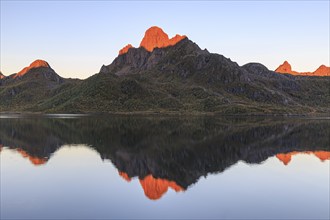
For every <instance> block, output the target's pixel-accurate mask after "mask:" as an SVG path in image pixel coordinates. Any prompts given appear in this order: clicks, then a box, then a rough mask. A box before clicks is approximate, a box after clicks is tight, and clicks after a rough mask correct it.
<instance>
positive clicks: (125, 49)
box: [119, 44, 133, 55]
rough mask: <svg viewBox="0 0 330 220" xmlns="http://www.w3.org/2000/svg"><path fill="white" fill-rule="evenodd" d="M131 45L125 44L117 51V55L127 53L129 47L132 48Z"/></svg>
mask: <svg viewBox="0 0 330 220" xmlns="http://www.w3.org/2000/svg"><path fill="white" fill-rule="evenodd" d="M132 47H133V46H132V44H127V45H126V46H125V47H123V49H121V50H120V51H119V55H122V54H124V53H127V51H128V50H129V49H130V48H132Z"/></svg>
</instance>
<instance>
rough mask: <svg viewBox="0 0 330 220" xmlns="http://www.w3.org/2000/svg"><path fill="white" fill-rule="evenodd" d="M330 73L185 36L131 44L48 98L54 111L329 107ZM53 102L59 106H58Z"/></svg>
mask: <svg viewBox="0 0 330 220" xmlns="http://www.w3.org/2000/svg"><path fill="white" fill-rule="evenodd" d="M328 86H329V79H328V78H327V77H303V76H292V75H288V74H278V73H275V72H273V71H270V70H268V69H267V68H266V67H264V66H263V65H262V64H257V63H251V64H246V65H244V66H242V67H240V66H239V65H238V64H237V63H235V62H232V61H231V60H230V59H227V58H225V57H224V56H222V55H218V54H212V53H209V52H208V51H206V50H201V49H200V48H199V47H198V46H197V45H196V44H195V43H193V42H192V41H190V40H189V39H188V38H185V39H183V40H181V41H180V42H178V43H177V44H176V45H174V46H169V47H166V48H155V49H154V50H153V51H152V52H148V51H146V50H145V49H144V48H142V47H140V48H130V49H128V51H127V52H126V53H124V54H122V55H119V56H118V57H117V58H116V59H115V60H114V61H113V62H112V63H111V64H110V65H109V66H102V68H101V70H100V73H99V74H96V75H94V76H92V77H90V78H88V79H86V80H85V81H84V82H83V83H81V84H79V85H77V86H75V87H74V88H71V89H69V90H67V91H65V92H64V93H61V94H58V95H57V96H55V97H53V98H52V99H50V100H47V101H46V102H44V103H42V104H41V105H40V108H39V109H38V110H41V111H50V112H134V111H148V112H168V111H171V112H173V111H175V112H185V113H187V112H188V113H192V112H218V113H225V114H249V113H258V114H260V113H261V114H274V113H281V114H282V113H289V114H294V113H310V112H313V113H314V112H319V113H322V112H323V113H324V112H326V113H328V112H329V105H330V96H329V89H328ZM52 106H56V107H55V108H52Z"/></svg>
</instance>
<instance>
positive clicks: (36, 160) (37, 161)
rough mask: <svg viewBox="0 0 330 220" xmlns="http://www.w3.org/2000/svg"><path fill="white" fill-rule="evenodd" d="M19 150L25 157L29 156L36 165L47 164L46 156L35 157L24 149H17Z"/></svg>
mask: <svg viewBox="0 0 330 220" xmlns="http://www.w3.org/2000/svg"><path fill="white" fill-rule="evenodd" d="M17 152H18V153H20V154H21V155H22V156H23V157H25V158H28V159H29V160H30V162H31V163H32V164H34V165H36V166H38V165H42V164H45V163H46V162H47V160H46V159H45V158H38V157H33V156H31V155H29V154H28V153H27V152H26V151H24V150H22V149H17Z"/></svg>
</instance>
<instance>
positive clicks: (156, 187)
mask: <svg viewBox="0 0 330 220" xmlns="http://www.w3.org/2000/svg"><path fill="white" fill-rule="evenodd" d="M119 175H120V176H121V177H122V178H123V179H125V180H126V181H127V182H130V181H131V180H132V179H131V178H130V177H129V176H128V174H127V173H125V172H121V171H119ZM139 181H140V184H141V186H142V188H143V191H144V194H145V195H146V196H147V197H148V198H149V199H151V200H157V199H160V198H161V197H162V196H163V195H164V194H165V193H166V192H167V190H168V188H171V189H173V190H174V191H175V192H181V191H184V189H183V188H182V187H181V186H179V185H178V184H177V183H176V182H174V181H169V180H166V179H160V178H155V177H153V176H152V175H151V174H150V175H148V176H146V177H144V178H140V179H139Z"/></svg>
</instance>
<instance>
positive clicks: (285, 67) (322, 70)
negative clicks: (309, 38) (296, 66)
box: [275, 61, 330, 76]
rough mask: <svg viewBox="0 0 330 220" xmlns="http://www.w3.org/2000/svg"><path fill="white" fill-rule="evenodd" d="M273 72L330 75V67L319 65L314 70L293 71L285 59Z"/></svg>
mask: <svg viewBox="0 0 330 220" xmlns="http://www.w3.org/2000/svg"><path fill="white" fill-rule="evenodd" d="M275 72H278V73H289V74H292V75H301V76H330V67H327V66H325V65H321V66H320V67H319V68H318V69H317V70H315V71H314V72H297V71H293V70H292V68H291V65H290V64H289V63H288V61H285V62H284V63H283V64H282V65H280V66H279V67H278V68H277V69H276V70H275Z"/></svg>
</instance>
